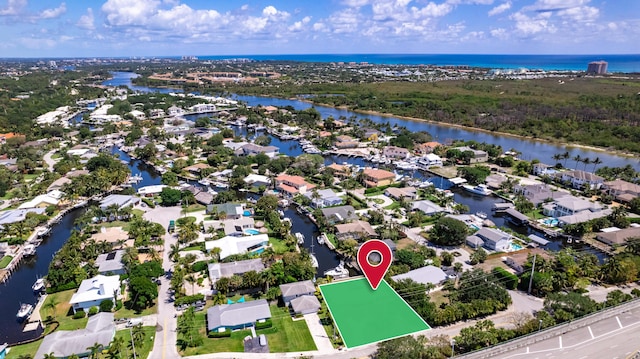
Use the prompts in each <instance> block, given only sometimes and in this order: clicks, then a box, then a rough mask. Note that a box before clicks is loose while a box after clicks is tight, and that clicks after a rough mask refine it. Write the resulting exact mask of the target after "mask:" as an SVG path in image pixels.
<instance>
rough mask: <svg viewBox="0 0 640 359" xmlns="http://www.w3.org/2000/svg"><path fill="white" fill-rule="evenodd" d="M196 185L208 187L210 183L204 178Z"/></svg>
mask: <svg viewBox="0 0 640 359" xmlns="http://www.w3.org/2000/svg"><path fill="white" fill-rule="evenodd" d="M198 183H200V184H201V185H203V186H209V185H211V181H209V180H208V179H206V178H203V179H201V180H200V181H198Z"/></svg>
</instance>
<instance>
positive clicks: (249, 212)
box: [242, 210, 251, 217]
mask: <svg viewBox="0 0 640 359" xmlns="http://www.w3.org/2000/svg"><path fill="white" fill-rule="evenodd" d="M242 215H243V216H245V217H251V211H249V210H247V211H244V213H243V214H242Z"/></svg>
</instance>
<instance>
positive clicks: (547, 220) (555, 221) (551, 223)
mask: <svg viewBox="0 0 640 359" xmlns="http://www.w3.org/2000/svg"><path fill="white" fill-rule="evenodd" d="M542 223H543V224H545V225H547V226H550V227H553V226H557V225H558V219H557V218H545V219H544V220H543V221H542Z"/></svg>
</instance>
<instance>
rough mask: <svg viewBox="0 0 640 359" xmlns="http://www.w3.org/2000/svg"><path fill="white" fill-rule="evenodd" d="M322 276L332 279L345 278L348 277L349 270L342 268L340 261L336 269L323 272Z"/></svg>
mask: <svg viewBox="0 0 640 359" xmlns="http://www.w3.org/2000/svg"><path fill="white" fill-rule="evenodd" d="M324 275H325V276H331V277H333V278H346V277H348V276H349V270H348V269H347V268H346V267H345V266H344V262H343V261H340V264H338V266H337V267H335V268H333V269H329V270H327V271H325V272H324Z"/></svg>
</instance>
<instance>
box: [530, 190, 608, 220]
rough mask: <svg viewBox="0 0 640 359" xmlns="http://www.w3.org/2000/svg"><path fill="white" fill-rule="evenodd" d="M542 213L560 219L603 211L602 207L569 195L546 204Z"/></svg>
mask: <svg viewBox="0 0 640 359" xmlns="http://www.w3.org/2000/svg"><path fill="white" fill-rule="evenodd" d="M542 211H543V213H544V215H546V216H549V217H556V218H559V217H564V216H571V215H575V214H577V213H580V212H584V211H590V212H600V211H602V206H601V205H599V204H597V203H593V202H590V201H588V200H586V199H582V198H578V197H574V196H571V195H567V196H563V197H560V198H558V199H556V200H555V201H554V202H551V203H547V204H545V205H544V206H542Z"/></svg>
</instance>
